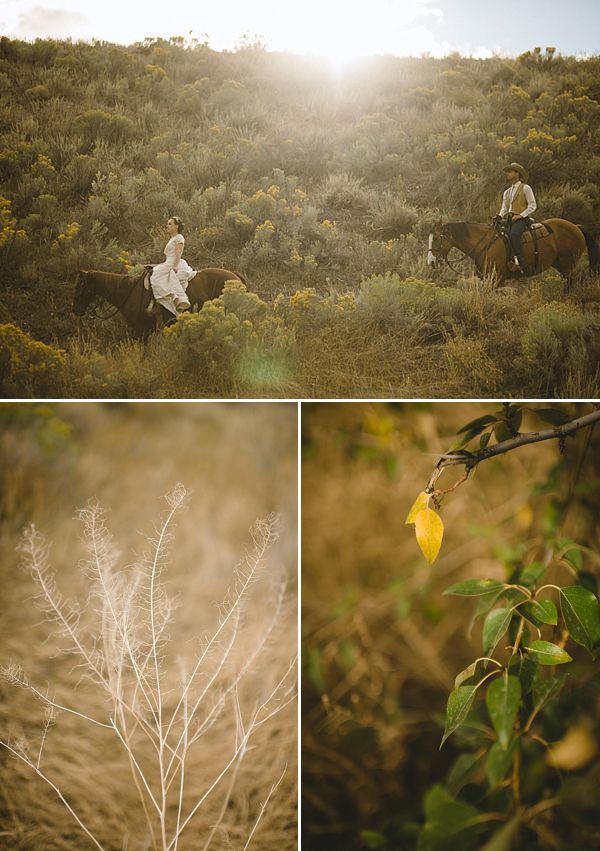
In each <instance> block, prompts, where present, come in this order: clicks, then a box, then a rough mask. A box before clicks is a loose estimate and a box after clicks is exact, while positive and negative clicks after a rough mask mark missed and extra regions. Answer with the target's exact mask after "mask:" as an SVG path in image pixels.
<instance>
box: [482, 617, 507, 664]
mask: <svg viewBox="0 0 600 851" xmlns="http://www.w3.org/2000/svg"><path fill="white" fill-rule="evenodd" d="M512 616H513V612H512V609H508V608H503V609H494V610H493V611H492V612H490V613H489V615H488V616H487V618H486V619H485V621H484V623H483V655H484V656H491V655H492V653H493V652H494V648H495V646H496V644H498V642H499V641H500V639H501V638H502V636H503V635H504V634H505V632H506V630H507V629H508V625H509V624H510V621H511V618H512Z"/></svg>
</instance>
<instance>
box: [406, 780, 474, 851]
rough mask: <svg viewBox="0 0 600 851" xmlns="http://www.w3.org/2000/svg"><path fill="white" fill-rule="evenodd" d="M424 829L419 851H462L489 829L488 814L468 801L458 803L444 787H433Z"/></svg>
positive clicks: (426, 798)
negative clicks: (477, 835)
mask: <svg viewBox="0 0 600 851" xmlns="http://www.w3.org/2000/svg"><path fill="white" fill-rule="evenodd" d="M425 818H426V821H425V826H424V827H423V830H422V831H421V835H420V837H419V845H418V848H419V851H441V849H444V851H461V849H464V848H470V847H471V844H472V841H473V838H474V836H475V835H476V834H477V833H481V832H482V831H484V830H485V829H486V827H487V817H486V814H485V813H484V814H482V813H480V812H479V811H478V810H476V809H475V807H473V806H471V804H467V803H466V802H465V801H455V800H454V798H453V797H452V796H451V795H450V794H449V793H448V792H447V791H446V790H445V789H444V788H442V787H441V786H433V787H432V788H431V789H430V790H429V791H428V792H427V795H426V797H425Z"/></svg>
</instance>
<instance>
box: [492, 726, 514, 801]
mask: <svg viewBox="0 0 600 851" xmlns="http://www.w3.org/2000/svg"><path fill="white" fill-rule="evenodd" d="M517 742H518V739H517V738H514V739H513V740H512V741H511V742H510V744H509V746H508V748H506V750H505V749H504V748H503V747H502V745H501V744H500V742H494V744H493V745H492V747H491V748H490V750H489V753H488V755H487V760H486V766H485V773H486V777H487V781H488V783H489V786H490V789H495V788H496V786H497V785H498V784H499V783H502V781H503V780H504V778H505V777H506V775H507V773H508V770H509V769H510V767H511V765H512V762H513V759H514V755H515V747H516V746H517Z"/></svg>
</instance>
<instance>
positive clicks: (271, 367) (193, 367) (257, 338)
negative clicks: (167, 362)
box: [164, 281, 294, 396]
mask: <svg viewBox="0 0 600 851" xmlns="http://www.w3.org/2000/svg"><path fill="white" fill-rule="evenodd" d="M233 309H235V311H236V312H235V313H233V312H232V311H233ZM164 337H165V340H166V343H167V347H168V349H169V350H170V352H171V353H172V355H173V356H174V359H175V363H176V366H177V370H178V372H179V373H180V374H182V375H186V376H187V380H188V381H189V383H190V384H191V385H192V386H194V387H196V388H197V389H198V391H199V395H202V396H244V395H251V396H256V395H262V394H264V395H266V396H269V395H278V394H281V393H282V392H284V391H283V387H284V386H285V385H286V384H287V383H288V382H289V381H290V380H291V378H292V375H293V370H292V360H291V355H292V348H293V342H294V339H293V335H292V334H291V333H290V332H289V331H288V330H287V329H286V328H285V326H284V324H283V322H282V320H281V319H279V318H278V317H276V316H274V315H273V313H272V311H271V309H270V308H269V307H268V305H266V304H265V303H264V302H262V301H261V300H260V299H259V298H258V296H256V295H254V294H253V293H248V292H246V288H245V287H244V285H243V284H242V283H240V282H238V281H228V282H227V283H226V284H225V288H224V290H223V294H222V296H221V297H220V298H218V299H214V300H213V301H211V302H208V303H207V304H205V305H204V307H203V308H202V310H200V311H199V312H198V313H186V314H183V315H182V316H179V317H178V318H177V322H176V323H175V324H174V325H172V326H170V327H169V328H166V329H165V332H164Z"/></svg>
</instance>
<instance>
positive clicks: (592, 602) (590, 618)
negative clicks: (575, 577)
mask: <svg viewBox="0 0 600 851" xmlns="http://www.w3.org/2000/svg"><path fill="white" fill-rule="evenodd" d="M560 610H561V612H562V616H563V618H564V621H565V626H566V627H567V629H568V630H569V635H570V636H571V638H572V639H573V640H574V641H576V642H577V644H581V645H582V646H583V647H585V648H586V650H589V652H590V654H591V655H592V657H593V658H594V659H595V658H596V653H597V652H598V645H599V644H600V606H599V605H598V599H597V598H596V596H595V595H594V594H592V592H591V591H588V590H587V589H586V588H582V587H581V585H572V586H571V587H570V588H561V591H560Z"/></svg>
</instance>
